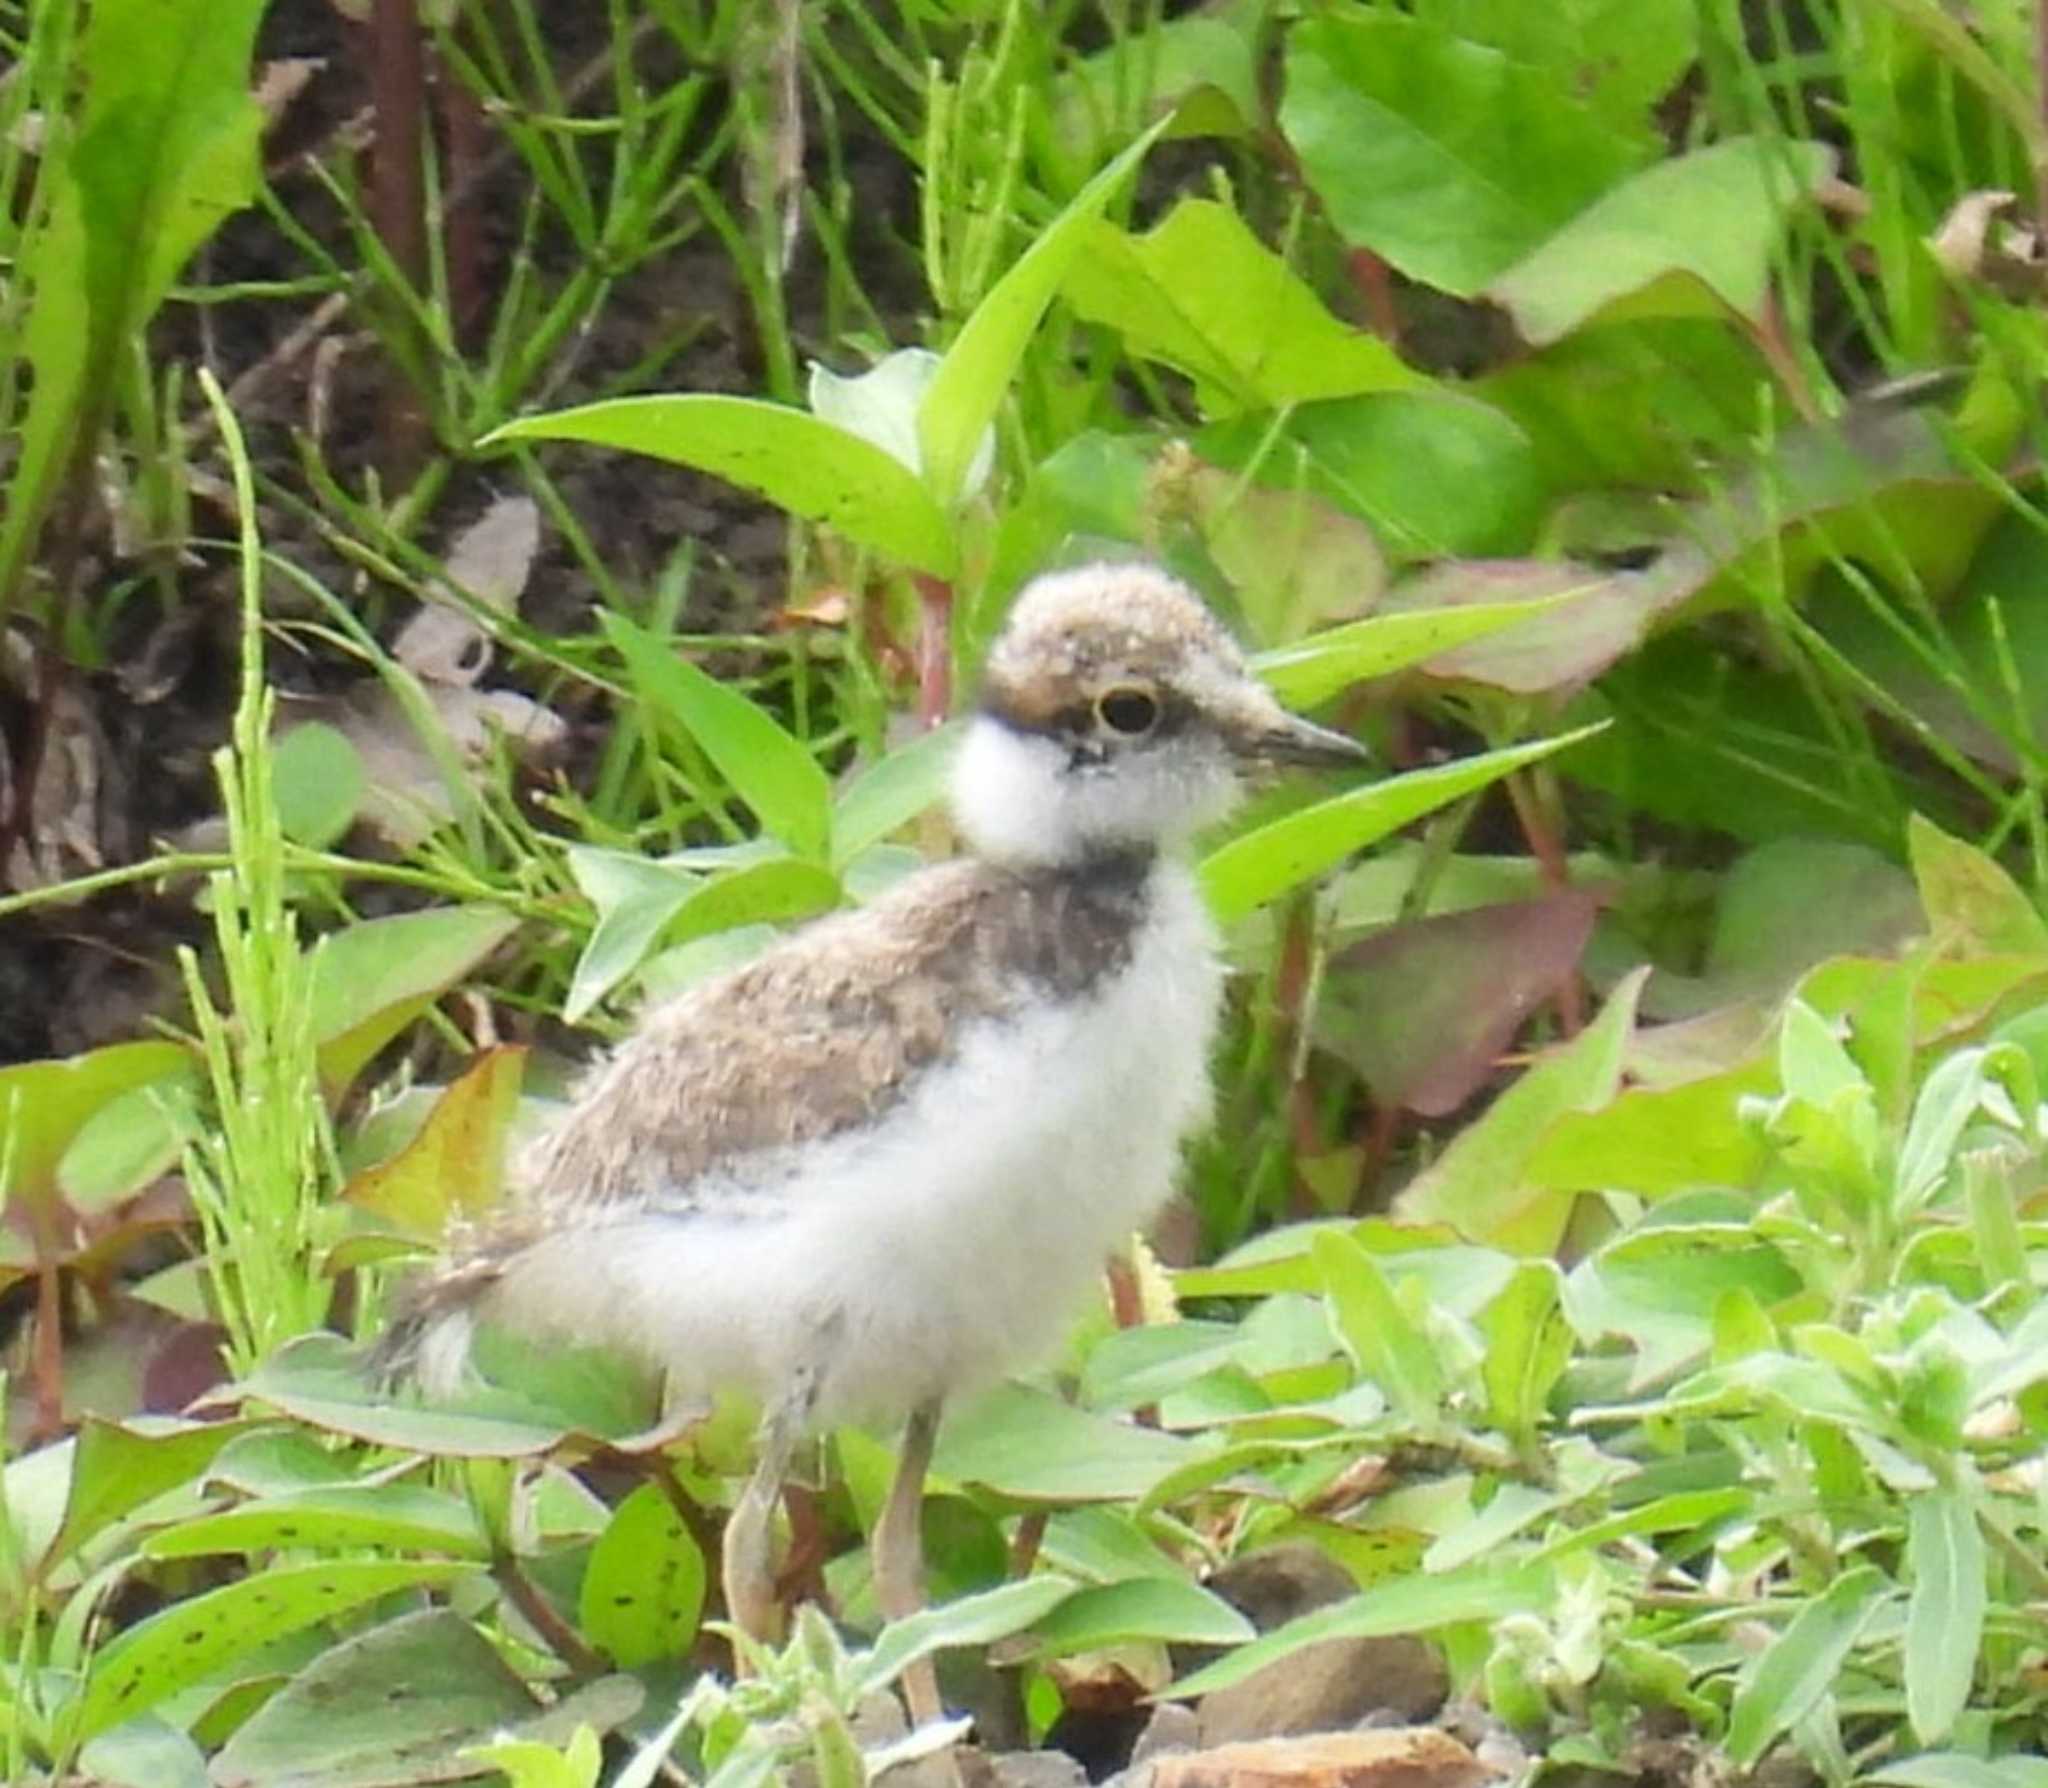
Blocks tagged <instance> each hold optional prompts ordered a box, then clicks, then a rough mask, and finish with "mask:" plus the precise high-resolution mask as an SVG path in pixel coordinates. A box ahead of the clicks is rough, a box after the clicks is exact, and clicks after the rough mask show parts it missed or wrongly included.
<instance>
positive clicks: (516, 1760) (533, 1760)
mask: <svg viewBox="0 0 2048 1788" xmlns="http://www.w3.org/2000/svg"><path fill="white" fill-rule="evenodd" d="M462 1754H463V1756H465V1757H474V1758H476V1759H477V1761H478V1762H480V1763H489V1764H493V1765H495V1766H496V1767H497V1768H498V1769H500V1770H502V1771H503V1772H504V1775H505V1781H506V1788H597V1778H598V1772H599V1771H600V1770H601V1769H602V1768H603V1767H604V1750H603V1747H602V1746H601V1745H600V1744H599V1743H598V1739H597V1734H596V1732H594V1731H593V1730H592V1729H591V1728H590V1727H588V1726H578V1727H577V1728H576V1730H575V1732H574V1733H573V1734H571V1735H570V1739H569V1742H568V1744H567V1746H566V1747H560V1748H558V1747H557V1746H554V1745H548V1744H542V1743H540V1742H539V1741H538V1740H536V1739H531V1738H501V1739H498V1740H496V1741H495V1742H493V1743H491V1744H487V1745H469V1746H466V1747H465V1748H464V1750H463V1753H462Z"/></svg>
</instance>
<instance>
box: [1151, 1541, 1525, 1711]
mask: <svg viewBox="0 0 2048 1788" xmlns="http://www.w3.org/2000/svg"><path fill="white" fill-rule="evenodd" d="M1556 1593H1557V1591H1556V1585H1555V1582H1554V1580H1553V1579H1552V1577H1551V1574H1550V1573H1549V1572H1548V1571H1547V1570H1541V1569H1533V1568H1530V1567H1526V1566H1519V1567H1510V1568H1505V1569H1504V1568H1503V1567H1502V1566H1500V1565H1499V1564H1497V1563H1494V1562H1492V1561H1488V1562H1486V1563H1483V1564H1473V1565H1467V1566H1466V1567H1464V1568H1463V1569H1461V1570H1456V1571H1446V1572H1444V1573H1443V1574H1441V1575H1440V1576H1420V1575H1418V1576H1404V1577H1398V1578H1395V1579H1393V1580H1391V1581H1389V1582H1386V1583H1381V1584H1375V1585H1374V1586H1373V1587H1372V1588H1371V1589H1368V1590H1366V1591H1364V1592H1363V1593H1362V1594H1359V1595H1355V1596H1353V1597H1351V1598H1350V1599H1349V1600H1348V1601H1343V1602H1337V1603H1334V1604H1333V1605H1331V1606H1330V1607H1327V1608H1318V1609H1317V1610H1316V1611H1315V1612H1314V1613H1312V1614H1304V1615H1302V1616H1301V1617H1300V1618H1299V1619H1296V1620H1290V1621H1288V1622H1287V1623H1286V1625H1284V1626H1280V1627H1276V1628H1274V1630H1273V1631H1272V1632H1270V1633H1266V1634H1263V1635H1262V1636H1261V1637H1259V1638H1257V1639H1254V1640H1253V1641H1252V1642H1251V1643H1250V1644H1249V1645H1244V1646H1240V1647H1239V1648H1238V1649H1237V1650H1236V1651H1234V1652H1232V1653H1231V1654H1230V1656H1229V1657H1227V1658H1221V1659H1219V1660H1218V1661H1217V1662H1215V1663H1213V1664H1210V1665H1208V1666H1206V1667H1205V1668H1203V1669H1200V1670H1197V1671H1196V1672H1195V1673H1194V1674H1193V1675H1192V1676H1186V1677H1183V1678H1182V1679H1181V1680H1180V1681H1179V1682H1177V1683H1175V1684H1174V1685H1173V1687H1172V1688H1170V1689H1168V1690H1167V1691H1166V1693H1167V1694H1168V1695H1169V1696H1171V1697H1172V1698H1173V1699H1174V1700H1176V1701H1184V1700H1189V1699H1192V1698H1193V1697H1194V1696H1197V1695H1206V1694H1209V1693H1211V1692H1212V1691H1213V1690H1216V1689H1227V1688H1229V1687H1230V1686H1231V1684H1233V1683H1239V1682H1243V1681H1244V1679H1245V1678H1246V1677H1248V1676H1252V1675H1254V1674H1256V1673H1257V1672H1258V1671H1261V1670H1263V1669H1265V1668H1266V1666H1267V1665H1269V1664H1276V1663H1279V1662H1280V1661H1281V1660H1282V1659H1285V1658H1290V1657H1292V1656H1294V1654H1295V1653H1296V1652H1299V1651H1302V1650H1304V1649H1306V1648H1307V1647H1308V1646H1311V1645H1319V1644H1321V1643H1322V1642H1323V1641H1324V1640H1326V1639H1381V1638H1385V1637H1387V1636H1388V1635H1389V1634H1395V1633H1427V1632H1431V1631H1433V1630H1434V1629H1436V1628H1438V1627H1447V1626H1456V1625H1460V1624H1462V1623H1463V1622H1466V1621H1496V1620H1500V1619H1502V1618H1504V1617H1505V1616H1507V1615H1510V1614H1530V1613H1534V1612H1537V1611H1538V1610H1544V1609H1548V1608H1550V1607H1551V1606H1553V1604H1554V1602H1555V1599H1556Z"/></svg>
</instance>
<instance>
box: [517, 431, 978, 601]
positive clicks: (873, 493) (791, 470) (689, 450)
mask: <svg viewBox="0 0 2048 1788" xmlns="http://www.w3.org/2000/svg"><path fill="white" fill-rule="evenodd" d="M532 440H549V441H584V442H588V443H589V444H591V445H592V446H597V447H621V448H624V449H626V450H627V451H628V452H631V453H644V454H647V455H648V456H649V457H651V458H654V459H665V460H672V461H674V462H675V463H676V464H677V465H684V466H695V467H697V468H698V469H699V470H700V471H705V472H712V473H715V474H716V475H717V476H718V477H720V478H723V479H726V480H727V481H728V482H729V483H732V484H737V485H739V486H740V487H741V488H742V489H744V490H750V491H754V492H756V493H758V494H759V495H761V496H764V497H766V498H767V499H768V500H769V501H770V502H771V503H774V504H775V505H777V507H779V508H782V509H786V510H788V511H789V512H790V513H791V514H792V515H799V516H802V517H803V518H804V519H805V520H806V521H815V522H824V523H825V524H826V525H827V526H829V527H832V528H835V529H837V530H838V531H839V532H840V533H841V534H844V535H845V536H846V538H847V539H849V540H851V541H854V542H856V543H857V544H859V545H861V546H866V547H871V548H873V549H874V550H875V551H876V552H879V553H882V554H884V555H886V556H887V557H889V558H891V559H894V560H896V561H897V562H898V563H900V564H904V565H910V566H914V567H916V568H917V569H918V570H920V571H928V572H930V573H932V575H933V576H935V577H950V576H952V575H953V572H954V570H955V569H956V567H957V565H958V560H959V545H958V540H957V537H956V535H955V533H954V530H953V525H952V522H951V520H950V518H949V517H948V516H947V514H946V513H945V511H944V510H943V509H942V508H941V507H940V506H939V505H938V504H936V503H934V502H933V501H932V499H931V498H930V496H928V495H927V494H926V489H925V485H924V483H922V482H921V481H920V480H919V479H918V477H917V475H916V474H915V473H914V472H912V471H910V470H908V469H907V468H906V467H905V466H903V465H902V464H900V463H899V462H898V461H897V460H896V459H895V458H894V457H893V456H892V455H891V454H889V453H888V452H886V451H884V450H883V449H882V448H880V447H877V446H875V445H874V443H873V442H871V441H864V440H862V439H861V438H860V436H858V435H856V434H849V433H848V432H847V431H846V430H845V429H843V428H838V427H835V426H834V425H833V424H832V423H829V422H824V421H821V420H819V418H817V417H816V416H813V415H810V414H809V413H808V412H806V411H803V410H794V409H790V408H789V407H787V406H786V405H783V404H772V403H767V402H764V401H762V400H761V399H759V398H752V397H718V396H709V395H704V394H701V393H689V394H684V395H666V396H655V397H618V398H610V399H607V400H606V401H604V402H602V403H594V404H583V405H580V406H579V407H577V408H575V409H571V410H556V411H554V412H552V413H551V414H549V415H545V416H523V417H521V418H520V419H519V420H518V421H516V422H508V423H506V424H505V426H504V427H503V428H500V429H496V430H494V431H493V432H492V433H490V434H488V435H486V436H485V437H484V438H483V440H482V441H481V442H479V443H478V445H479V446H485V447H488V446H493V445H495V444H496V443H498V442H500V441H532Z"/></svg>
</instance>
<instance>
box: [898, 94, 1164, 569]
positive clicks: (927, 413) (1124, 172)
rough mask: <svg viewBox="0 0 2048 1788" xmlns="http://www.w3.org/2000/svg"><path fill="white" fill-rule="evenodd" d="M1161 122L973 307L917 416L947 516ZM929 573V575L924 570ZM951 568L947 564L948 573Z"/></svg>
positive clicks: (929, 480)
mask: <svg viewBox="0 0 2048 1788" xmlns="http://www.w3.org/2000/svg"><path fill="white" fill-rule="evenodd" d="M1166 124H1167V121H1166V120H1165V119H1161V120H1160V121H1159V122H1158V123H1157V124H1155V125H1153V126H1152V128H1151V129H1150V130H1148V131H1146V132H1145V134H1144V135H1143V136H1141V137H1140V138H1139V139H1138V140H1137V141H1136V142H1135V143H1133V144H1132V145H1131V146H1130V147H1129V148H1128V149H1126V150H1125V151H1124V152H1123V153H1122V154H1121V155H1119V156H1118V157H1117V158H1116V160H1114V161H1113V162H1111V163H1110V164H1109V165H1108V166H1107V167H1106V168H1104V169H1103V170H1102V171H1101V172H1100V173H1099V174H1097V175H1096V176H1095V178H1094V179H1092V180H1090V181H1089V182H1088V184H1087V185H1086V186H1084V187H1082V188H1081V190H1080V191H1079V192H1078V193H1076V194H1075V195H1074V197H1073V199H1072V200H1071V201H1070V202H1069V203H1068V205H1067V208H1066V209H1065V210H1064V211H1062V212H1061V213H1060V214H1059V216H1058V217H1056V218H1055V219H1054V220H1053V221H1052V222H1051V223H1050V224H1049V225H1047V226H1046V228H1045V230H1044V232H1043V233H1042V234H1041V235H1040V236H1039V238H1038V240H1037V241H1035V242H1034V243H1032V245H1031V246H1030V247H1029V248H1027V249H1026V250H1025V251H1024V253H1023V254H1022V255H1021V256H1020V257H1019V258H1018V260H1017V263H1016V265H1015V266H1013V267H1012V268H1011V269H1010V270H1009V272H1007V273H1005V274H1004V275H1003V277H1002V278H1001V279H999V280H997V281H996V283H995V285H994V286H993V287H991V288H990V290H989V292H988V295H987V296H986V297H984V298H983V299H982V301H981V302H980V303H979V304H977V305H976V306H975V307H974V314H973V315H972V316H971V317H969V318H968V319H967V322H966V324H965V325H964V326H963V327H962V329H961V331H960V333H959V335H958V337H957V338H955V340H954V342H953V345H952V346H951V347H949V348H948V349H947V350H946V357H945V363H944V364H943V365H942V366H941V367H940V368H939V371H938V376H937V377H936V378H934V379H933V380H932V383H931V387H930V389H929V390H927V391H926V393H925V397H924V403H923V405H922V406H921V407H920V409H919V411H918V417H917V438H918V444H919V445H920V447H922V449H923V456H922V457H923V460H924V487H925V489H926V490H927V491H929V492H930V493H931V496H932V499H933V500H934V501H935V502H936V504H937V506H938V507H939V508H940V509H941V510H943V511H944V512H946V513H947V514H948V515H950V514H951V512H952V510H953V509H954V507H955V506H956V505H957V504H958V503H959V502H960V501H961V500H962V498H963V496H964V495H965V493H966V489H967V478H968V471H969V468H970V467H971V466H972V465H973V463H974V455H975V452H976V450H977V448H978V447H979V445H980V443H981V438H982V435H983V433H984V432H985V431H986V430H987V429H988V428H989V426H990V425H991V424H992V423H994V421H995V419H996V411H997V410H998V409H999V408H1000V407H1001V406H1002V401H1003V394H1004V393H1005V392H1006V391H1007V390H1008V389H1009V386H1010V381H1011V379H1013V378H1014V377H1015V376H1016V372H1017V363H1018V362H1019V361H1020V360H1022V359H1023V357H1024V350H1025V348H1026V347H1027V346H1029V345H1030V341H1031V337H1032V334H1033V332H1034V331H1036V329H1037V328H1038V323H1039V319H1040V318H1041V317H1043V316H1044V315H1045V309H1046V306H1047V305H1049V304H1050V303H1051V302H1052V299H1053V294H1054V293H1055V292H1057V291H1058V290H1059V288H1060V282H1061V281H1062V280H1063V279H1065V277H1066V274H1067V269H1068V268H1069V267H1070V266H1072V265H1073V262H1074V257H1075V256H1076V255H1078V254H1079V253H1080V252H1081V248H1082V245H1083V244H1084V242H1085V241H1086V239H1087V231H1088V227H1089V225H1090V224H1091V223H1092V222H1093V221H1094V220H1095V218H1097V217H1098V216H1099V215H1100V214H1101V212H1102V209H1103V207H1104V206H1105V205H1107V204H1108V203H1109V201H1110V198H1111V197H1112V195H1114V193H1115V192H1116V190H1117V188H1118V187H1119V186H1121V185H1122V184H1123V183H1124V181H1125V180H1126V179H1127V178H1128V177H1129V176H1130V174H1131V173H1132V171H1133V170H1134V169H1135V168H1136V167H1137V165H1138V163H1139V162H1141V161H1142V160H1143V159H1144V157H1145V152H1146V151H1147V150H1148V149H1150V148H1151V147H1152V145H1153V143H1154V142H1156V141H1157V140H1158V138H1159V136H1160V134H1161V133H1162V132H1163V131H1164V130H1165V129H1166ZM927 569H931V568H930V567H927ZM947 569H948V570H950V564H949V566H948V568H947Z"/></svg>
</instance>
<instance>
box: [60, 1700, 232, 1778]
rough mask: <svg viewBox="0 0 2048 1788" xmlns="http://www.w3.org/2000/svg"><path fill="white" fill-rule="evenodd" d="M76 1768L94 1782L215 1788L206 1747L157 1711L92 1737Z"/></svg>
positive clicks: (81, 1750) (79, 1755)
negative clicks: (208, 1771) (197, 1742)
mask: <svg viewBox="0 0 2048 1788" xmlns="http://www.w3.org/2000/svg"><path fill="white" fill-rule="evenodd" d="M78 1768H79V1771H80V1773H81V1774H82V1776H83V1777H84V1778H85V1779H86V1780H88V1781H90V1782H91V1783H92V1784H93V1788H213V1785H212V1778H211V1777H210V1776H208V1775H207V1773H206V1753H205V1752H204V1751H202V1750H201V1749H200V1748H199V1747H198V1745H196V1744H194V1743H193V1742H192V1740H191V1738H190V1737H189V1736H188V1735H187V1734H185V1733H183V1732H180V1731H179V1730H178V1729H177V1727H175V1726H173V1725H171V1724H169V1722H167V1721H165V1720H161V1719H158V1718H157V1717H156V1715H154V1714H144V1715H142V1717H141V1718H139V1719H134V1720H126V1721H123V1722H122V1723H121V1724H120V1725H118V1726H115V1727H113V1728H112V1729H110V1730H109V1731H106V1732H102V1733H101V1734H100V1735H99V1736H98V1737H97V1738H94V1739H91V1740H89V1741H88V1742H87V1743H86V1744H85V1745H84V1746H83V1747H82V1748H81V1749H80V1751H79V1753H78Z"/></svg>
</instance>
